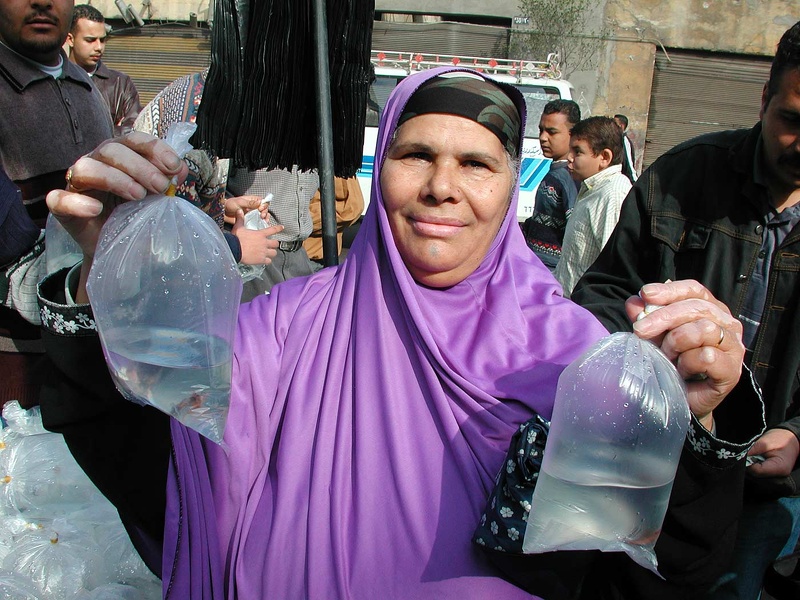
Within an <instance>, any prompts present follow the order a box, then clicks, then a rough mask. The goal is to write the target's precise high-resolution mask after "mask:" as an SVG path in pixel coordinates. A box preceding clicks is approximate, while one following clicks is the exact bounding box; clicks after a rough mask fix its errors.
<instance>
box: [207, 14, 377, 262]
mask: <svg viewBox="0 0 800 600" xmlns="http://www.w3.org/2000/svg"><path fill="white" fill-rule="evenodd" d="M374 9H375V3H374V0H328V2H327V6H326V0H252V1H251V0H215V4H214V26H213V28H212V32H211V67H210V69H209V73H208V78H207V80H206V87H205V90H204V92H203V102H202V103H201V105H200V108H199V111H198V116H197V125H198V129H197V133H195V136H194V138H193V139H192V142H193V144H194V145H195V147H203V148H207V149H209V150H210V151H212V152H213V153H214V154H216V155H217V156H220V157H223V158H230V159H232V160H233V162H234V164H235V165H236V166H237V167H243V168H247V169H250V170H255V169H275V168H282V169H291V168H292V166H294V165H297V166H298V167H299V168H300V169H303V170H309V169H317V170H318V172H319V176H320V190H321V196H322V225H323V228H322V233H323V252H324V255H325V264H326V265H328V264H335V263H336V252H337V246H336V214H335V206H334V202H335V199H334V183H333V177H334V175H336V176H338V177H352V176H354V175H355V173H356V171H357V170H358V169H359V168H360V166H361V159H362V147H363V142H364V125H365V118H366V106H367V97H368V93H369V84H370V81H371V79H372V66H371V64H370V46H371V41H372V22H373V16H374Z"/></svg>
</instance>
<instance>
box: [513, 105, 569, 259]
mask: <svg viewBox="0 0 800 600" xmlns="http://www.w3.org/2000/svg"><path fill="white" fill-rule="evenodd" d="M580 120H581V109H580V107H579V106H578V104H577V102H573V101H572V100H551V101H550V102H548V103H547V104H545V106H544V110H542V116H541V118H540V119H539V143H540V144H541V147H542V154H543V155H544V156H545V158H549V159H551V160H552V162H551V163H550V170H549V171H548V172H547V174H546V175H545V176H544V179H542V182H541V183H540V184H539V187H538V188H537V190H536V203H535V204H534V207H533V215H531V216H530V217H528V218H527V219H526V220H525V222H524V223H523V224H522V233H523V234H524V235H525V241H527V242H528V246H529V247H530V249H531V250H533V251H534V253H535V254H536V256H538V257H539V258H540V259H541V261H542V262H543V263H544V264H545V266H546V267H547V268H548V269H550V271H551V272H554V271H555V270H556V265H557V264H558V259H559V258H561V245H562V243H563V241H564V231H565V229H566V227H567V220H568V219H569V216H570V214H571V213H572V209H573V207H574V206H575V199H576V197H577V196H578V184H577V183H576V182H575V180H574V179H573V178H572V176H571V175H570V173H569V170H568V169H567V157H568V156H569V139H570V132H571V131H572V127H573V126H574V125H575V123H577V122H578V121H580Z"/></svg>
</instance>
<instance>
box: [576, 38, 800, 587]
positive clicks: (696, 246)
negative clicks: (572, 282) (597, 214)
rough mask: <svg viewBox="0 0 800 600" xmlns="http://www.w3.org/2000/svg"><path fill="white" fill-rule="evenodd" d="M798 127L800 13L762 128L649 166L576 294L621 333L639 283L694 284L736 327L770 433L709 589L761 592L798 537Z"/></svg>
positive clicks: (724, 135) (695, 145) (776, 70)
mask: <svg viewBox="0 0 800 600" xmlns="http://www.w3.org/2000/svg"><path fill="white" fill-rule="evenodd" d="M799 123H800V22H799V23H797V24H795V25H794V26H793V27H792V28H791V29H789V30H788V31H787V32H786V33H785V34H784V35H783V37H782V38H781V41H780V44H779V45H778V51H777V54H776V57H775V59H774V61H773V64H772V70H771V72H770V78H769V81H768V82H767V84H766V85H765V87H764V91H763V95H762V107H761V121H760V123H758V124H757V125H756V126H755V127H754V128H753V129H750V130H740V131H726V132H721V133H715V134H709V135H706V136H702V137H700V138H697V139H694V140H691V141H689V142H686V143H684V144H681V145H679V146H678V147H676V148H674V149H673V150H671V151H670V152H668V153H666V154H665V155H664V156H662V157H661V158H659V160H658V161H656V162H655V163H654V164H653V165H651V167H650V169H649V170H648V171H647V172H645V173H644V174H643V175H642V177H641V178H640V179H639V181H638V182H637V184H636V185H635V186H634V188H633V190H632V191H631V194H630V195H629V196H628V198H627V199H626V201H625V204H624V206H623V209H622V214H621V217H620V221H619V224H618V226H617V228H616V230H615V232H614V234H613V235H612V237H611V239H610V241H609V243H608V245H607V246H606V247H605V249H604V251H603V252H602V254H601V255H600V257H599V258H598V259H597V261H596V262H595V264H594V265H593V266H592V267H591V268H590V270H589V271H588V272H587V273H586V275H585V276H584V277H583V279H581V281H580V282H579V284H578V286H577V288H576V290H575V292H574V293H573V295H572V299H573V300H575V301H576V302H578V303H579V304H582V305H583V306H585V307H586V308H588V309H589V310H591V311H592V312H593V313H594V314H595V315H596V316H597V317H598V318H600V320H601V321H602V322H603V323H604V324H605V325H606V326H607V327H608V328H609V329H610V330H612V331H613V330H623V329H630V327H631V325H630V322H629V320H628V319H627V318H626V314H625V309H624V302H625V299H626V298H628V296H630V295H631V294H635V293H636V292H637V291H638V290H640V289H641V290H642V297H643V298H644V300H645V302H648V303H650V304H653V305H658V304H660V303H659V301H658V297H657V296H656V295H653V294H651V291H652V290H653V289H654V288H653V287H650V286H647V285H646V284H649V283H653V282H664V281H667V280H676V279H694V280H697V281H698V282H700V283H701V284H702V285H703V286H705V287H706V288H707V289H708V290H709V292H710V293H711V294H713V296H714V298H716V300H718V301H720V302H723V303H725V304H726V305H727V306H728V307H729V308H730V310H731V313H732V314H733V315H735V316H737V317H738V319H739V320H740V321H741V322H742V324H743V326H744V333H743V342H744V344H745V346H746V348H747V354H746V357H745V360H746V363H747V366H748V367H749V368H750V369H751V371H752V372H753V374H754V376H755V377H756V379H757V381H758V382H759V384H760V385H761V387H762V390H763V394H764V402H765V413H766V421H767V425H768V430H767V431H766V432H765V433H764V434H763V435H762V436H761V437H760V439H759V440H758V441H756V443H755V444H754V446H753V448H752V449H751V450H750V455H751V456H752V458H751V459H750V460H749V461H748V462H751V461H756V462H754V464H752V465H750V466H748V467H747V476H746V482H745V494H744V496H745V498H744V499H745V504H744V511H743V516H742V519H741V522H740V524H739V533H738V536H737V545H736V550H735V555H734V560H733V563H732V565H731V568H730V572H729V573H728V574H727V575H726V576H725V577H724V578H723V579H722V580H721V582H720V586H719V589H718V590H717V592H716V593H717V595H716V596H712V597H714V598H747V599H751V598H752V599H755V598H757V597H758V594H759V592H760V590H761V585H762V579H763V575H764V572H765V570H766V569H767V568H768V566H769V565H770V563H771V562H772V561H774V560H775V559H776V558H778V557H779V556H782V555H785V554H788V553H789V552H791V551H792V550H793V549H794V547H795V545H796V543H797V538H798V532H799V530H798V521H800V497H798V495H800V488H799V487H798V481H800V471H798V470H797V466H798V465H797V463H798V455H799V454H800V441H799V440H798V437H799V436H800V391H799V390H800V383H798V382H799V381H800V337H798V335H797V332H798V330H800V312H799V311H798V310H797V306H798V295H799V294H800V276H799V275H798V274H800V226H798V223H799V222H800V125H798V124H799ZM643 286H644V287H643ZM655 287H656V288H660V287H662V286H655ZM744 418H745V417H743V416H741V415H740V420H741V419H744ZM742 426H744V424H743V423H742ZM712 431H713V430H712ZM719 433H720V435H723V434H726V433H727V432H725V431H720V432H719ZM731 501H732V502H737V501H740V499H731ZM714 517H715V515H709V518H714Z"/></svg>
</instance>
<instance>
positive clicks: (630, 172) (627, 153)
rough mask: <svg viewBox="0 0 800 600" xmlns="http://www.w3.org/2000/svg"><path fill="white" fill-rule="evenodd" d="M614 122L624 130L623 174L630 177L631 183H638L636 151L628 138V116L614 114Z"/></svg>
mask: <svg viewBox="0 0 800 600" xmlns="http://www.w3.org/2000/svg"><path fill="white" fill-rule="evenodd" d="M614 122H615V123H616V124H617V125H619V128H620V129H621V130H622V150H623V152H622V174H623V175H625V177H627V178H628V179H630V180H631V183H636V179H637V175H636V153H635V152H634V150H633V144H631V140H630V138H628V117H626V116H625V115H614Z"/></svg>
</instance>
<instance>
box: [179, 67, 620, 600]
mask: <svg viewBox="0 0 800 600" xmlns="http://www.w3.org/2000/svg"><path fill="white" fill-rule="evenodd" d="M447 70H450V71H452V70H461V69H453V68H451V69H435V70H431V71H428V72H425V73H421V74H418V75H414V76H411V77H409V78H407V79H406V80H405V81H403V82H402V83H401V84H400V85H399V86H398V87H397V89H396V90H395V91H394V92H393V94H392V96H391V97H390V99H389V102H388V104H387V106H386V109H385V112H384V114H383V117H382V120H381V127H380V131H379V135H378V148H377V152H376V158H377V159H378V160H377V161H376V170H375V175H374V177H373V180H372V182H373V183H372V199H371V203H370V205H369V209H368V211H367V214H366V215H365V217H364V223H363V225H362V227H361V230H360V233H359V235H358V237H357V239H356V240H355V242H354V245H353V247H352V248H351V250H350V252H349V254H348V256H347V259H346V260H345V262H344V263H343V264H342V265H340V266H339V267H338V268H328V269H324V270H322V271H321V272H319V273H317V274H316V275H314V276H311V277H308V278H301V279H294V280H290V281H287V282H285V283H283V284H280V285H278V286H276V287H275V288H274V289H273V292H272V294H270V295H269V296H266V297H261V298H258V299H256V300H255V301H253V302H252V303H250V304H249V305H244V306H242V307H241V310H240V313H239V329H238V334H237V341H236V348H235V358H234V367H233V390H232V395H231V407H230V414H229V416H228V422H227V427H226V430H225V442H226V444H227V446H228V447H229V451H228V453H227V454H226V453H225V452H224V451H223V450H222V449H221V448H219V447H217V446H215V445H214V444H213V443H211V442H208V441H206V440H204V439H202V438H201V437H200V436H198V435H197V434H196V433H195V432H193V431H190V430H187V429H185V428H184V427H182V426H181V425H180V424H179V423H177V422H173V427H172V431H173V445H174V459H173V464H172V468H171V470H170V478H169V486H170V487H169V492H168V496H169V499H168V509H167V523H166V541H165V547H164V590H165V594H166V596H167V597H168V598H174V599H176V600H177V599H180V600H183V599H186V598H190V599H192V600H196V599H200V598H202V599H210V598H214V599H218V598H230V599H234V598H235V599H238V600H261V599H272V598H274V599H280V600H289V599H303V598H309V599H324V600H332V599H337V598H342V599H343V598H356V599H365V600H368V599H377V598H380V599H382V600H385V599H393V598H398V599H399V598H409V599H415V600H418V599H425V598H453V599H458V600H465V599H469V598H476V599H477V598H479V599H486V598H503V599H504V600H506V599H513V598H528V597H530V596H529V595H528V594H526V593H524V592H523V591H522V590H520V589H518V588H516V587H515V586H513V585H512V584H510V583H508V582H506V581H504V580H503V579H501V578H500V577H498V575H497V573H496V572H495V571H494V570H493V569H492V567H491V566H490V565H489V564H488V562H487V561H486V559H485V557H484V556H483V554H482V553H481V551H480V550H478V549H477V548H476V547H474V546H473V545H472V544H471V542H470V538H471V536H472V533H473V531H474V529H475V526H476V525H477V522H478V519H479V518H480V514H481V512H482V510H483V506H484V504H485V502H486V498H487V496H488V493H489V490H490V489H491V488H492V486H493V485H494V477H495V475H496V474H497V472H498V470H499V469H500V467H501V464H502V461H503V458H504V455H505V453H506V451H507V449H508V445H509V441H510V439H511V436H512V434H513V433H514V431H515V430H516V428H517V427H518V426H519V424H520V423H522V422H524V421H526V420H527V419H529V418H530V417H531V416H532V414H533V412H534V411H537V412H539V413H541V414H542V415H544V416H545V417H547V418H549V417H550V416H551V410H552V406H553V399H554V396H555V390H556V384H557V380H558V376H559V374H560V373H561V371H562V370H563V368H564V367H565V366H566V365H567V364H568V363H570V362H571V361H572V360H574V359H575V358H577V357H578V356H579V355H580V354H581V353H582V352H583V351H584V350H585V349H586V348H587V347H588V346H589V345H591V344H592V343H593V342H594V341H595V340H597V339H598V338H600V337H602V336H603V335H605V330H604V329H603V328H602V326H601V325H600V324H599V323H598V322H597V321H596V320H595V319H594V317H592V316H591V315H590V314H589V313H588V312H587V311H585V310H583V309H582V308H580V307H578V306H577V305H575V304H573V303H572V302H570V301H569V300H565V299H564V298H562V296H561V290H560V288H559V286H558V284H557V283H556V281H555V280H554V279H553V277H552V275H551V274H550V272H549V271H548V270H547V268H545V267H544V266H543V265H542V263H541V262H540V261H539V259H538V258H536V257H535V255H534V254H533V253H532V252H531V251H530V250H529V249H528V247H527V245H526V244H525V240H524V239H523V236H522V233H521V231H520V228H519V226H518V224H517V223H516V220H515V216H516V214H517V211H516V204H517V192H516V191H515V193H514V197H513V199H512V202H511V206H510V208H509V210H508V213H507V215H506V217H505V220H504V222H503V224H502V226H501V229H500V231H499V232H498V234H497V236H496V238H495V240H494V242H493V243H492V245H491V248H490V249H489V251H488V254H487V256H486V258H485V259H484V261H483V263H482V264H481V265H480V266H479V267H478V269H477V270H476V271H475V272H474V273H472V274H471V275H470V276H469V277H468V278H467V279H465V280H464V281H462V282H461V283H459V284H457V285H455V286H453V287H451V288H447V289H431V288H426V287H423V286H420V285H418V284H417V283H416V282H415V281H414V280H413V279H412V277H411V276H410V274H409V272H408V270H407V269H406V267H405V265H404V264H403V261H402V259H401V258H400V256H399V254H398V252H397V249H396V247H395V246H394V243H393V240H392V235H391V232H390V229H389V224H388V220H387V215H386V211H385V208H384V206H383V201H382V197H381V191H380V186H379V182H380V171H381V169H380V166H381V164H382V161H383V158H384V156H385V154H386V150H387V147H388V144H389V142H390V140H391V137H392V132H393V131H394V129H395V126H396V123H397V119H398V117H399V115H400V113H401V112H402V110H403V107H404V106H405V104H406V101H407V100H408V98H409V97H410V96H411V94H413V93H414V91H415V89H416V88H417V87H418V86H419V85H420V84H421V83H423V82H424V81H426V80H427V79H429V78H431V77H434V76H436V75H438V74H440V73H441V72H443V71H447ZM513 97H514V99H515V102H516V103H517V105H518V106H519V108H520V111H521V114H522V115H523V122H524V105H522V100H521V97H519V96H518V95H514V96H513ZM523 128H524V123H523Z"/></svg>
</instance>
